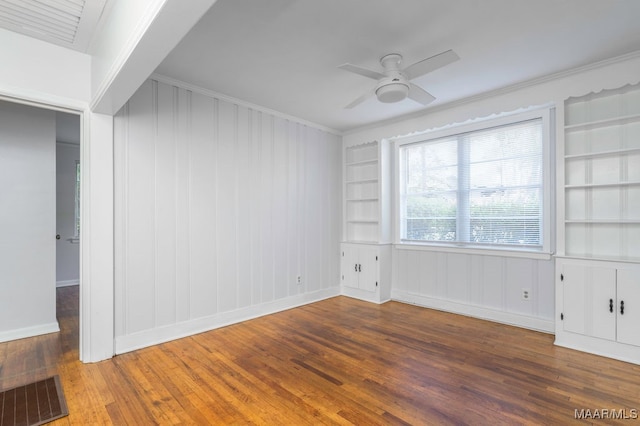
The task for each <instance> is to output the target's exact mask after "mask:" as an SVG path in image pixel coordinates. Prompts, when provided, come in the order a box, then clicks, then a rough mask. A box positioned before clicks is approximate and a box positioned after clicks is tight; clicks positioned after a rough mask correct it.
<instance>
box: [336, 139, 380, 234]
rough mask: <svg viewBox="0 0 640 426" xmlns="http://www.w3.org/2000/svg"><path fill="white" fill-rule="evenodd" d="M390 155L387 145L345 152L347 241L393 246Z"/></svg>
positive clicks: (378, 144) (364, 147) (372, 144)
mask: <svg viewBox="0 0 640 426" xmlns="http://www.w3.org/2000/svg"><path fill="white" fill-rule="evenodd" d="M388 155H389V147H388V142H386V141H383V142H378V141H374V142H370V143H366V144H362V145H356V146H350V147H347V148H345V154H344V156H345V162H344V167H345V169H344V176H345V181H344V194H345V199H344V218H345V220H344V225H345V226H344V240H345V241H348V242H360V243H384V242H389V238H390V235H389V234H390V232H389V173H388V167H389V161H388Z"/></svg>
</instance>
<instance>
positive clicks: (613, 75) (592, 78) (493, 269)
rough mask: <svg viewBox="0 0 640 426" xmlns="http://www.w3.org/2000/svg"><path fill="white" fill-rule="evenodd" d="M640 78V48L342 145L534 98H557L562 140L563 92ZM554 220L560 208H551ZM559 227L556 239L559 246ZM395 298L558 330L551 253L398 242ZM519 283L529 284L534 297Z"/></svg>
mask: <svg viewBox="0 0 640 426" xmlns="http://www.w3.org/2000/svg"><path fill="white" fill-rule="evenodd" d="M639 79H640V52H636V53H634V54H631V55H627V56H625V57H621V58H615V59H613V60H610V61H606V62H602V63H599V64H593V65H591V66H589V67H585V68H583V69H580V70H573V71H570V72H565V73H561V74H558V75H555V76H550V77H546V78H544V79H540V80H537V81H532V82H526V83H523V84H520V85H516V86H513V87H510V88H506V89H502V90H498V91H495V92H492V93H487V94H485V95H482V96H477V97H474V98H472V99H466V100H462V101H459V102H456V103H453V104H451V105H445V106H441V107H435V108H431V109H428V110H427V111H426V112H424V113H421V114H416V115H414V116H412V117H410V118H405V119H402V120H395V121H389V122H386V123H379V124H376V125H373V126H369V127H367V128H364V129H360V130H358V131H354V132H351V133H349V134H347V135H345V136H344V144H345V146H349V145H354V144H359V143H364V142H368V141H371V140H376V139H377V140H379V139H383V138H392V137H395V136H401V135H407V134H411V133H414V132H419V131H425V130H429V129H434V128H438V127H442V126H445V125H449V124H453V123H463V122H466V121H468V120H471V119H475V118H478V117H488V116H491V115H493V114H498V113H501V112H509V111H515V110H518V109H520V108H527V107H529V106H533V105H547V104H555V106H556V107H557V109H556V111H557V114H556V117H555V119H556V122H557V130H556V143H557V144H562V143H563V141H564V132H563V123H564V108H563V104H564V99H566V98H568V97H570V96H580V95H583V94H586V93H589V92H592V91H596V92H597V91H600V90H602V89H605V88H616V87H621V86H624V85H625V84H629V83H637V82H638V80H639ZM552 216H553V217H554V220H555V212H552ZM562 239H563V234H562V229H561V228H560V229H559V232H558V235H557V241H556V244H555V245H556V246H557V247H558V248H559V249H562V247H563V246H564V245H563V243H562ZM392 258H393V273H394V275H393V284H392V298H393V299H396V300H401V301H406V302H410V303H416V304H420V305H423V306H429V307H433V308H437V309H442V310H447V311H452V312H457V313H461V314H467V315H472V316H477V317H482V318H487V319H491V320H496V321H500V322H505V323H509V324H514V325H519V326H522V327H528V328H534V329H538V330H544V331H548V332H553V331H554V306H555V300H554V299H555V293H554V291H553V289H554V267H553V260H552V259H548V260H547V259H544V258H523V257H506V256H500V255H498V254H495V253H491V255H483V254H477V253H469V252H455V250H451V251H441V252H438V251H430V250H427V251H425V250H420V249H415V248H411V247H408V246H403V247H400V246H394V249H393V251H392ZM522 288H529V289H531V290H532V298H531V300H530V301H523V300H522V298H521V293H522Z"/></svg>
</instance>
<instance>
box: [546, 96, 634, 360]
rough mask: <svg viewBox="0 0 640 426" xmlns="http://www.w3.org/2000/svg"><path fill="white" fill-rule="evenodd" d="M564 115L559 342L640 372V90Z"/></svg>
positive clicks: (570, 103)
mask: <svg viewBox="0 0 640 426" xmlns="http://www.w3.org/2000/svg"><path fill="white" fill-rule="evenodd" d="M564 112H565V117H564V118H565V120H564V121H565V126H564V145H563V146H562V148H563V151H564V158H563V161H564V164H563V166H564V167H561V168H560V170H562V171H563V173H561V176H558V179H559V180H560V181H561V182H562V183H563V185H562V192H561V194H559V196H560V199H564V204H563V208H562V209H561V211H562V212H563V213H562V214H561V215H560V216H561V217H560V219H561V222H560V224H559V226H560V231H561V232H560V235H564V241H563V243H564V244H562V245H560V247H561V248H562V247H563V249H561V250H560V253H559V255H558V257H557V260H556V314H557V319H556V340H555V341H556V344H558V345H561V346H566V347H571V348H574V349H579V350H583V351H587V352H592V353H597V354H600V355H605V356H610V357H614V358H618V359H622V360H625V361H629V362H634V363H638V364H640V329H639V328H638V327H637V324H638V320H639V319H640V85H635V86H632V85H627V86H625V87H622V88H620V89H615V90H603V91H601V92H598V93H591V94H588V95H586V96H582V97H578V98H570V99H568V100H566V101H565V105H564Z"/></svg>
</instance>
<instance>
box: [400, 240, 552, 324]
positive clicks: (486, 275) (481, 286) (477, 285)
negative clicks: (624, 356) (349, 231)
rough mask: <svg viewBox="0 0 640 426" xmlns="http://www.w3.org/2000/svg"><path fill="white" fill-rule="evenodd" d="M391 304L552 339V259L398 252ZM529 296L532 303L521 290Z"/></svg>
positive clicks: (438, 252) (408, 250) (440, 252)
mask: <svg viewBox="0 0 640 426" xmlns="http://www.w3.org/2000/svg"><path fill="white" fill-rule="evenodd" d="M392 257H393V267H392V268H393V288H392V291H391V298H392V299H394V300H398V301H403V302H408V303H415V304H418V305H421V306H426V307H430V308H434V309H439V310H443V311H448V312H454V313H457V314H462V315H469V316H473V317H478V318H484V319H488V320H492V321H498V322H502V323H506V324H512V325H516V326H519V327H525V328H530V329H533V330H539V331H545V332H549V333H552V332H553V331H554V304H553V300H554V295H555V287H554V282H555V281H554V265H553V260H551V259H535V258H527V257H507V256H499V255H495V256H494V255H490V256H488V255H482V254H473V253H471V254H466V253H465V254H460V253H453V252H447V251H431V250H421V249H412V248H407V247H400V246H396V247H395V248H394V250H393V256H392ZM523 289H527V290H529V298H528V299H526V300H525V299H524V298H523V297H522V290H523Z"/></svg>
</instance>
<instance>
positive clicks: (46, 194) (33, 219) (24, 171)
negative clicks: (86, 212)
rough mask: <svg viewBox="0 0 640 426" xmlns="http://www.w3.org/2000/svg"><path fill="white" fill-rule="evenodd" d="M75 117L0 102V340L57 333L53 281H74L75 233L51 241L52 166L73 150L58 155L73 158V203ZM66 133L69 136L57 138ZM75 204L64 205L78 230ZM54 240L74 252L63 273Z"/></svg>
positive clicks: (54, 225)
mask: <svg viewBox="0 0 640 426" xmlns="http://www.w3.org/2000/svg"><path fill="white" fill-rule="evenodd" d="M58 116H59V117H60V121H59V119H58ZM80 117H81V116H80V114H73V113H70V112H58V111H55V110H53V109H49V108H46V107H41V106H39V105H29V104H23V103H18V102H11V101H8V100H0V189H1V193H2V197H0V231H1V232H2V234H3V241H1V242H0V269H1V270H2V271H3V274H2V276H0V291H2V296H3V297H0V342H9V341H13V340H17V339H23V338H28V337H32V336H38V335H45V334H49V333H53V332H56V331H58V321H57V312H56V292H57V291H56V288H57V285H59V284H61V285H76V286H78V285H79V282H80V280H79V269H80V267H79V233H78V232H75V231H74V230H73V229H72V230H70V231H69V230H65V232H64V233H63V234H61V236H60V240H57V239H56V235H57V234H58V233H59V232H58V229H59V228H58V226H59V225H58V223H57V216H58V213H57V210H58V206H57V199H58V198H59V193H60V190H61V188H59V187H58V180H59V178H58V176H57V175H56V170H57V169H58V164H57V163H58V159H59V158H58V148H59V146H60V147H62V148H61V150H62V151H68V152H73V154H72V155H67V154H68V153H65V156H66V157H70V156H73V157H77V160H75V159H74V160H73V161H72V163H71V164H72V170H71V171H70V174H72V176H71V177H72V178H73V179H74V180H75V181H77V182H73V183H72V188H71V191H72V193H71V199H72V200H74V198H76V197H77V195H76V194H75V192H76V191H77V188H76V186H77V185H78V184H79V183H80V182H79V179H78V178H79V176H78V175H77V169H78V167H79V158H80V157H79V152H80V138H81V136H80V121H81V120H80ZM59 122H60V123H61V124H60V125H58V123H59ZM59 130H60V132H59ZM65 131H66V132H69V134H73V137H70V136H60V135H61V134H64V132H65ZM58 141H61V142H63V143H62V144H58V143H57V142H58ZM62 151H61V152H62ZM76 161H78V163H76ZM63 168H66V166H65V167H63ZM62 192H65V191H62ZM76 201H79V200H74V201H72V202H73V203H74V204H73V205H72V206H71V207H70V209H71V216H72V218H71V226H72V228H73V227H74V226H76V229H77V230H79V228H78V227H77V224H78V223H79V217H77V214H78V212H79V210H78V209H77V202H76ZM65 215H66V213H65ZM63 235H64V237H63ZM61 243H64V244H66V245H68V246H71V247H74V248H75V254H73V252H71V254H68V253H67V255H66V257H67V258H68V259H66V261H65V262H66V263H65V265H66V269H67V270H66V271H58V269H59V268H58V262H57V255H56V254H57V252H58V250H59V248H58V244H61ZM65 248H66V247H65ZM63 257H65V256H63ZM58 272H61V273H62V274H61V275H59V274H58ZM65 274H66V275H65ZM76 349H77V348H76Z"/></svg>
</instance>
